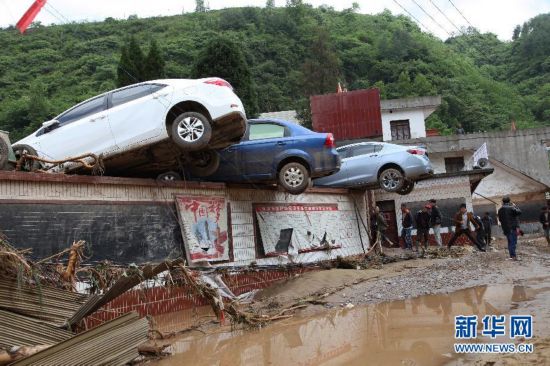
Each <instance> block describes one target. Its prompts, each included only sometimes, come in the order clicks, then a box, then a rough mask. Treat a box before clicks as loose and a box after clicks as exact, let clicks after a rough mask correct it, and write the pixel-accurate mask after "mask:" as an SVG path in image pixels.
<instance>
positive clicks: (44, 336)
mask: <svg viewBox="0 0 550 366" xmlns="http://www.w3.org/2000/svg"><path fill="white" fill-rule="evenodd" d="M72 336H73V334H72V333H71V332H69V331H67V330H64V329H60V328H58V327H55V326H53V325H51V324H48V323H45V322H43V321H40V320H37V319H34V318H31V317H29V316H24V315H19V314H16V313H13V312H9V311H5V310H0V349H11V348H12V347H17V346H40V345H52V344H56V343H58V342H61V341H64V340H65V339H68V338H70V337H72Z"/></svg>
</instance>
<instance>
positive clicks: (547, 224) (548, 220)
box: [539, 206, 550, 245]
mask: <svg viewBox="0 0 550 366" xmlns="http://www.w3.org/2000/svg"><path fill="white" fill-rule="evenodd" d="M539 221H540V223H541V224H542V230H544V237H545V238H546V243H548V245H550V213H549V212H548V206H544V207H543V208H542V209H541V213H540V216H539Z"/></svg>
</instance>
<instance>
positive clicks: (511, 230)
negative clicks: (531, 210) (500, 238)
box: [498, 197, 521, 261]
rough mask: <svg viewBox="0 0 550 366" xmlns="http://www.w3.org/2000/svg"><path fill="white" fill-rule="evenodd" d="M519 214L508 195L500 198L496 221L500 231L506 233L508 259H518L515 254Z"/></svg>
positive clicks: (519, 211)
mask: <svg viewBox="0 0 550 366" xmlns="http://www.w3.org/2000/svg"><path fill="white" fill-rule="evenodd" d="M520 215H521V210H520V209H519V208H517V207H516V205H515V204H513V203H512V202H511V201H510V197H504V198H503V199H502V207H501V208H500V209H499V210H498V221H500V225H501V227H502V232H503V233H504V235H506V239H507V240H508V254H510V259H512V260H516V261H517V260H518V258H517V256H516V245H517V243H518V233H517V230H518V229H519V216H520Z"/></svg>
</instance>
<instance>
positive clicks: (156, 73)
mask: <svg viewBox="0 0 550 366" xmlns="http://www.w3.org/2000/svg"><path fill="white" fill-rule="evenodd" d="M143 68H144V70H143V71H144V77H145V80H155V79H162V78H164V76H165V74H164V58H163V57H162V53H161V51H160V48H159V46H158V44H157V42H156V41H155V40H154V39H152V40H151V42H150V43H149V53H148V54H147V57H146V58H145V64H144V66H143Z"/></svg>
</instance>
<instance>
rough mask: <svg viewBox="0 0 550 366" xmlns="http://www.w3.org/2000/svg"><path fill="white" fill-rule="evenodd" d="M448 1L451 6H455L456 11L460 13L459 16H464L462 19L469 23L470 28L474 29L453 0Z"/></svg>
mask: <svg viewBox="0 0 550 366" xmlns="http://www.w3.org/2000/svg"><path fill="white" fill-rule="evenodd" d="M449 2H450V3H451V5H452V6H453V8H455V9H456V11H458V14H460V16H462V18H464V20H465V21H466V22H467V23H468V24H470V27H472V28H474V29H475V27H474V25H473V24H472V23H470V21H469V20H468V19H466V17H465V16H464V14H462V12H461V11H460V10H458V8H457V7H456V5H455V4H454V3H453V1H452V0H449Z"/></svg>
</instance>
